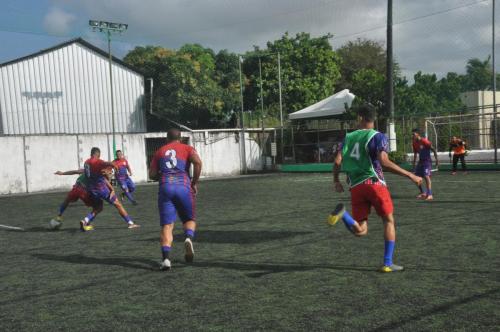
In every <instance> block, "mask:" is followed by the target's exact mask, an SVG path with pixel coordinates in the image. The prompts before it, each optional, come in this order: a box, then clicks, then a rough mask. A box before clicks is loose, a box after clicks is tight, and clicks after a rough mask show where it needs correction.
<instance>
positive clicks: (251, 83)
mask: <svg viewBox="0 0 500 332" xmlns="http://www.w3.org/2000/svg"><path fill="white" fill-rule="evenodd" d="M330 37H331V36H330V35H325V36H321V37H318V38H312V37H311V36H310V35H309V34H307V33H299V34H297V35H296V36H295V37H290V36H289V35H288V33H286V34H285V35H284V36H283V37H282V38H281V39H279V40H276V41H274V42H268V43H267V49H266V50H260V49H259V48H258V47H255V50H254V51H253V52H249V53H247V54H246V56H245V62H244V63H243V72H244V74H245V76H246V81H245V105H246V106H245V108H246V109H250V110H260V99H259V98H260V85H259V84H260V81H259V55H260V56H261V61H262V80H263V96H264V107H265V108H266V111H267V112H266V113H267V114H270V115H271V116H272V115H274V116H277V115H278V110H279V91H278V89H279V85H278V64H277V55H276V53H278V52H280V54H281V74H282V88H283V91H282V95H283V108H284V110H285V112H295V111H297V110H300V109H302V108H304V107H306V106H309V105H311V104H313V103H316V102H318V101H319V100H321V99H323V98H326V97H328V96H329V95H331V94H332V93H333V92H334V86H335V83H336V82H337V80H338V79H339V78H340V71H339V65H338V63H339V58H338V56H337V54H336V53H335V52H334V51H333V49H332V46H331V45H330V43H329V41H328V39H329V38H330ZM265 54H271V55H265Z"/></svg>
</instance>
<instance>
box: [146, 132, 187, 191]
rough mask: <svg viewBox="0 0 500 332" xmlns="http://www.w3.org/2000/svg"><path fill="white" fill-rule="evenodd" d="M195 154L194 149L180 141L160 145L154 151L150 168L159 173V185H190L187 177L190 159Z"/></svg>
mask: <svg viewBox="0 0 500 332" xmlns="http://www.w3.org/2000/svg"><path fill="white" fill-rule="evenodd" d="M195 154H196V150H195V149H194V148H193V147H192V146H189V145H186V144H182V143H180V142H172V143H169V144H167V145H164V146H162V147H161V148H160V149H159V150H158V151H156V153H155V155H154V157H153V161H152V162H151V166H150V170H151V171H152V172H154V173H159V175H160V179H159V182H160V185H163V184H177V185H185V186H190V185H191V178H190V177H189V167H190V166H191V163H190V161H189V160H190V159H191V157H192V156H193V155H195Z"/></svg>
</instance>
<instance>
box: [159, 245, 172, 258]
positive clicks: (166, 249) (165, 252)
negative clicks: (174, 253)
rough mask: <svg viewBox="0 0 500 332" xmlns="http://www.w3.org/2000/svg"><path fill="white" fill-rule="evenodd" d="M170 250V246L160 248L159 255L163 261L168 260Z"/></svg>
mask: <svg viewBox="0 0 500 332" xmlns="http://www.w3.org/2000/svg"><path fill="white" fill-rule="evenodd" d="M171 249H172V248H171V247H170V246H161V254H162V257H163V260H165V259H168V258H169V255H170V250H171Z"/></svg>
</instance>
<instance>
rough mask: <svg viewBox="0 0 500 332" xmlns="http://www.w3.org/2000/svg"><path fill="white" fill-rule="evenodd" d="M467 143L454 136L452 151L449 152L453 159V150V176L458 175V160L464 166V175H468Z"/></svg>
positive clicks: (451, 143) (451, 145) (451, 144)
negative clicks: (466, 163) (466, 160)
mask: <svg viewBox="0 0 500 332" xmlns="http://www.w3.org/2000/svg"><path fill="white" fill-rule="evenodd" d="M466 145H467V144H466V143H465V141H464V140H462V139H460V138H458V137H456V136H453V137H452V138H451V141H450V151H449V152H448V155H449V157H450V158H451V151H452V150H453V171H452V173H451V174H452V175H455V174H457V165H458V160H460V163H461V164H462V171H463V172H464V174H467V173H466V172H467V166H466V165H465V147H466Z"/></svg>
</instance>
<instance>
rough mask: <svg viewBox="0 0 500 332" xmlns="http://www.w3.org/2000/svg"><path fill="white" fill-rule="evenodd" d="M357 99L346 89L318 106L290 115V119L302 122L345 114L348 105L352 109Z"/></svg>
mask: <svg viewBox="0 0 500 332" xmlns="http://www.w3.org/2000/svg"><path fill="white" fill-rule="evenodd" d="M355 97H356V96H355V95H353V94H352V93H350V92H349V89H344V90H342V91H340V92H337V93H336V94H334V95H332V96H330V97H328V98H325V99H323V100H321V101H319V102H317V103H316V104H313V105H311V106H308V107H306V108H304V109H301V110H300V111H297V112H294V113H291V114H289V118H290V120H300V119H312V118H323V117H328V116H334V115H340V114H343V113H345V111H346V104H347V107H351V104H352V101H353V100H354V98H355Z"/></svg>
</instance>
